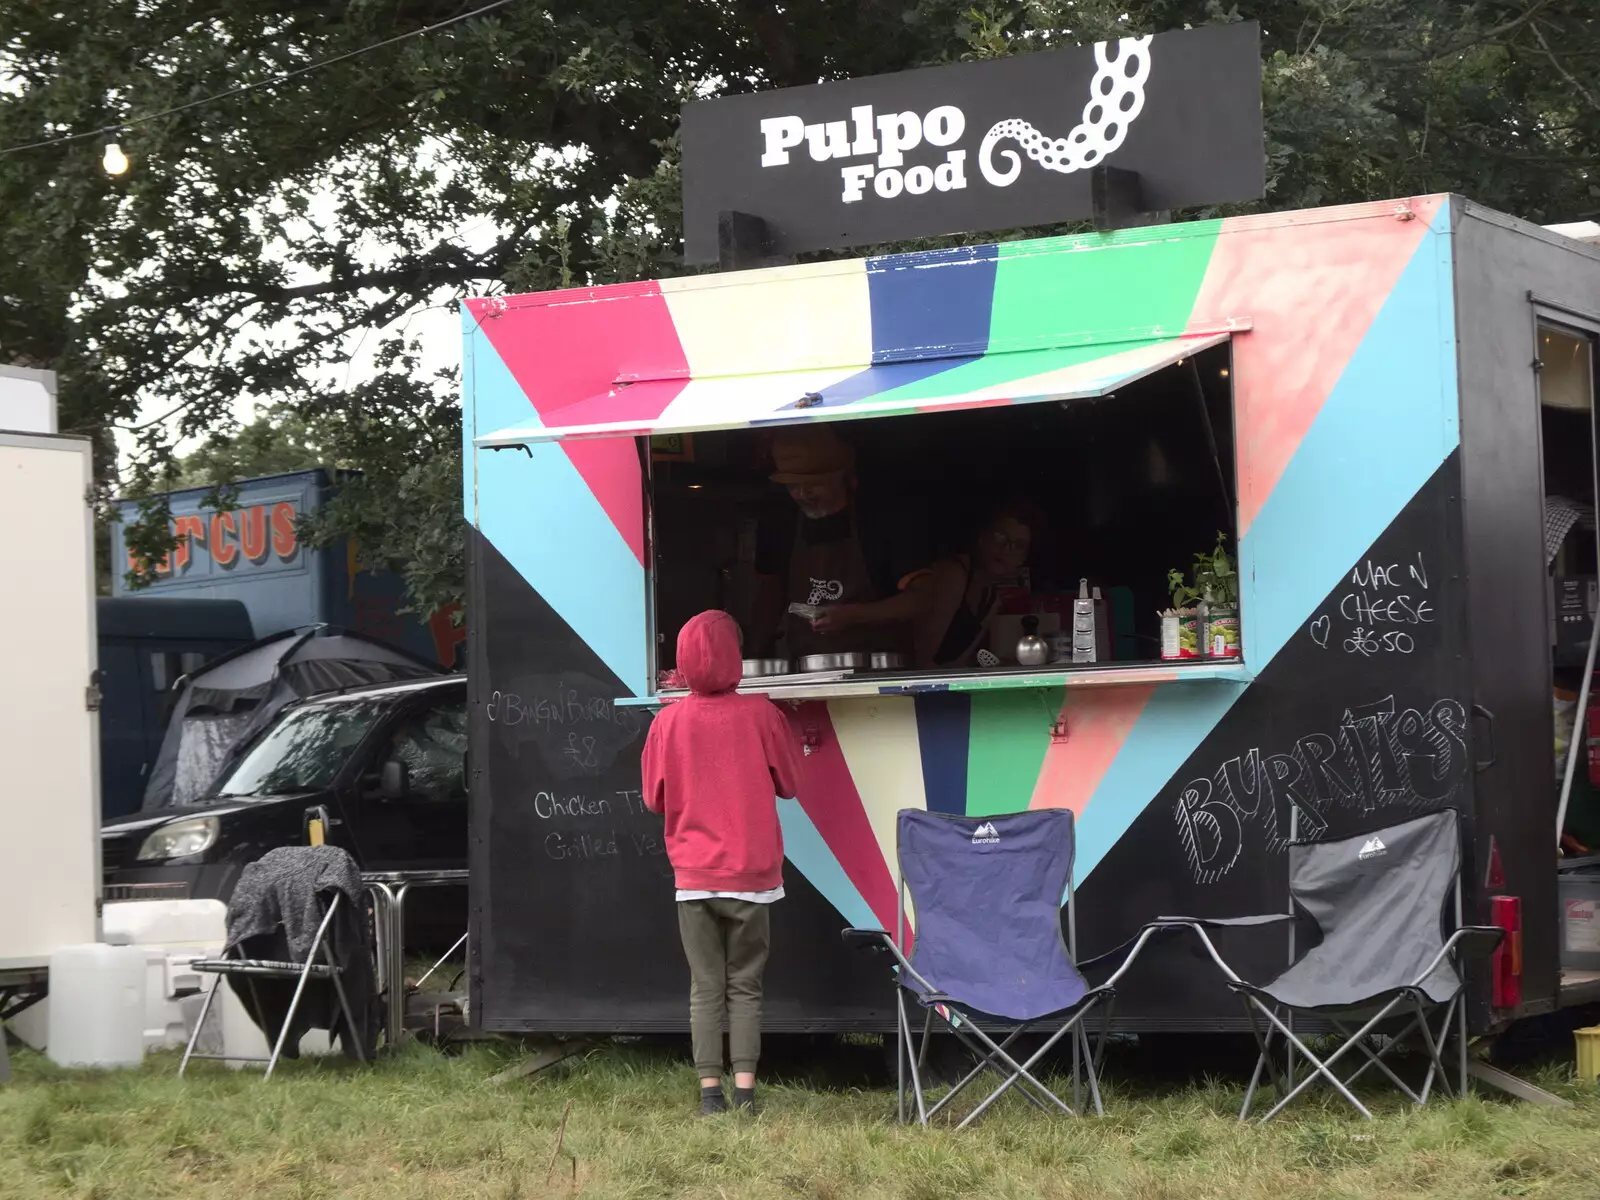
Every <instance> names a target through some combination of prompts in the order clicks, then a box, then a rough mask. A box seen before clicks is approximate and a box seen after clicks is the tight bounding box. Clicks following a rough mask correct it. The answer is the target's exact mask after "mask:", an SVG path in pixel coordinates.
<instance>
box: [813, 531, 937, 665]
mask: <svg viewBox="0 0 1600 1200" xmlns="http://www.w3.org/2000/svg"><path fill="white" fill-rule="evenodd" d="M802 520H804V518H802ZM882 598H883V597H882V596H881V595H880V594H879V592H878V589H877V587H876V585H874V584H873V582H872V572H871V571H870V570H868V569H867V556H866V552H865V551H864V550H863V549H862V548H861V537H860V533H859V532H858V530H857V528H856V521H855V515H854V514H853V513H852V514H851V517H850V531H849V533H848V534H847V535H846V536H845V537H842V538H838V539H836V540H834V541H828V542H811V543H808V542H806V541H805V539H804V538H803V537H801V534H800V531H799V530H798V529H797V530H796V532H795V539H794V548H793V549H792V550H791V551H790V553H789V586H788V597H787V603H789V604H816V605H820V606H824V607H825V606H827V605H830V604H865V603H867V602H869V601H872V600H880V599H882ZM908 633H909V629H908V627H907V625H906V624H905V623H904V622H897V623H895V624H884V625H852V626H851V627H850V628H849V629H846V630H844V631H842V632H840V633H823V632H820V631H818V630H815V629H812V628H811V622H810V621H809V620H807V619H806V618H805V617H802V616H800V615H798V614H797V613H788V614H786V615H785V617H784V642H785V644H786V646H787V648H788V654H789V657H791V658H792V659H794V660H795V661H794V666H795V669H796V670H799V669H800V659H801V658H802V657H804V656H805V655H807V654H848V653H857V654H871V653H873V652H874V651H878V650H882V651H888V652H891V653H902V654H903V653H905V645H904V643H905V642H906V641H907V638H908ZM862 665H863V666H866V665H868V664H865V663H864V664H862Z"/></svg>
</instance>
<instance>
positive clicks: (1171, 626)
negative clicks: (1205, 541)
mask: <svg viewBox="0 0 1600 1200" xmlns="http://www.w3.org/2000/svg"><path fill="white" fill-rule="evenodd" d="M1167 585H1168V586H1169V587H1170V588H1171V589H1172V608H1170V609H1168V610H1167V611H1166V612H1164V613H1162V614H1161V657H1162V658H1196V657H1199V656H1201V655H1205V656H1206V657H1208V658H1238V657H1239V571H1238V568H1237V567H1236V565H1235V563H1234V559H1233V556H1232V555H1230V554H1229V553H1228V538H1227V535H1226V534H1224V533H1220V532H1219V533H1218V534H1217V544H1216V546H1214V547H1213V548H1212V549H1211V550H1210V551H1209V552H1208V553H1205V554H1197V555H1195V559H1194V566H1193V567H1192V568H1191V570H1190V572H1189V575H1188V577H1187V578H1186V577H1185V576H1184V573H1183V572H1182V571H1176V570H1174V571H1168V572H1167Z"/></svg>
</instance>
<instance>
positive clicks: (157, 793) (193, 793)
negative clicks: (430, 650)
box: [142, 625, 440, 811]
mask: <svg viewBox="0 0 1600 1200" xmlns="http://www.w3.org/2000/svg"><path fill="white" fill-rule="evenodd" d="M439 673H440V672H439V668H438V667H437V666H435V665H434V664H432V663H428V662H424V661H423V660H422V659H420V658H417V657H415V656H414V655H411V654H408V653H407V652H406V651H404V650H401V649H398V648H397V647H394V646H390V645H388V644H387V643H384V642H380V641H376V640H375V639H373V638H369V637H364V636H363V635H361V634H359V633H351V632H349V631H347V630H343V629H339V628H336V627H334V626H332V625H311V626H306V627H303V628H300V629H288V630H284V631H283V632H282V633H275V634H273V635H272V636H271V637H267V638H263V639H262V640H261V641H259V642H256V643H254V644H253V645H249V646H244V647H241V648H240V649H238V650H235V651H233V652H232V653H231V654H225V655H223V656H222V657H221V658H219V659H216V660H215V661H213V662H210V663H207V664H206V665H205V666H204V667H202V668H201V669H200V670H198V671H196V672H195V673H194V674H193V675H189V676H186V677H185V678H183V679H181V680H179V681H178V683H177V684H176V685H175V686H177V687H178V688H179V689H180V690H181V693H182V694H181V695H180V696H179V697H178V702H177V704H176V705H175V706H174V707H173V710H172V719H171V721H170V722H168V724H167V733H166V736H165V737H164V738H163V739H162V741H161V753H160V754H158V755H157V756H156V764H155V768H154V770H152V771H151V772H150V779H149V781H148V782H147V783H146V784H145V789H144V803H143V805H142V808H143V809H145V810H146V811H148V810H150V809H153V808H164V807H166V806H169V805H178V804H193V803H194V802H195V801H197V800H200V799H202V798H203V797H204V796H205V795H206V793H207V792H208V791H209V790H210V788H211V785H212V784H213V783H215V782H216V780H217V778H218V777H219V776H220V775H221V773H222V771H223V769H224V768H225V767H226V766H227V765H228V764H229V761H230V760H231V758H232V757H233V754H234V753H235V751H237V750H239V749H241V748H242V747H243V746H244V745H245V744H246V743H247V742H249V741H250V739H252V738H253V737H255V735H256V734H257V733H259V732H260V731H261V730H262V729H264V728H265V727H266V726H267V725H268V724H269V723H270V722H271V721H272V719H273V718H274V717H276V716H277V715H278V713H279V712H280V711H282V709H283V708H284V706H285V705H287V704H289V703H290V702H291V701H294V700H298V699H300V698H301V697H303V696H313V695H316V694H318V693H321V692H334V691H339V690H340V689H342V688H350V687H358V686H360V685H362V684H369V683H392V682H394V681H396V680H401V679H420V678H422V677H424V676H428V675H437V674H439Z"/></svg>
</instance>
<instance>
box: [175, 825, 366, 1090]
mask: <svg viewBox="0 0 1600 1200" xmlns="http://www.w3.org/2000/svg"><path fill="white" fill-rule="evenodd" d="M362 894H363V893H362V884H361V875H360V872H359V871H358V870H357V869H356V866H355V862H354V860H353V859H351V858H350V856H349V855H348V854H347V853H345V851H343V850H341V849H339V848H337V847H335V846H284V847H279V848H278V849H275V850H271V851H269V852H268V853H267V854H265V855H263V856H262V857H261V858H260V859H259V860H257V861H256V862H253V863H251V864H249V865H248V866H246V867H245V869H244V871H243V872H241V873H240V876H239V882H238V884H237V886H236V887H235V889H234V893H233V897H232V899H231V900H230V901H229V903H228V943H227V947H226V949H225V950H224V951H223V956H222V957H221V958H216V959H197V960H196V961H195V962H194V963H193V964H192V965H193V967H194V969H195V970H197V971H204V972H207V973H209V974H213V975H217V976H220V977H223V978H226V979H227V980H228V983H229V985H230V986H232V987H233V988H234V991H235V993H236V994H238V996H239V999H240V1001H241V1002H242V1003H243V1004H244V1006H245V1008H246V1009H247V1010H248V1011H249V1014H250V1016H251V1018H252V1019H253V1020H254V1021H255V1022H256V1024H257V1025H258V1026H259V1027H260V1028H261V1030H262V1032H263V1033H264V1034H266V1036H267V1038H268V1040H269V1041H270V1042H271V1043H272V1053H271V1054H270V1055H269V1056H268V1057H267V1058H260V1057H255V1056H248V1055H238V1054H227V1053H223V1054H197V1053H195V1045H196V1043H197V1042H198V1041H199V1040H200V1037H201V1033H202V1031H203V1030H204V1029H205V1026H206V1018H207V1016H208V1015H209V1014H210V1011H211V1005H212V1003H213V1002H214V1001H215V1000H216V997H217V991H218V989H219V988H221V987H222V986H223V982H222V978H219V979H218V980H217V983H216V985H215V986H213V987H212V988H211V989H210V991H208V992H207V993H206V999H205V1003H204V1004H203V1005H202V1006H201V1009H200V1017H199V1019H198V1020H197V1021H196V1022H195V1027H194V1032H193V1033H191V1034H190V1035H189V1045H188V1047H187V1049H186V1050H185V1051H184V1055H183V1061H182V1063H180V1064H179V1066H178V1074H179V1075H180V1076H181V1075H182V1074H183V1073H184V1071H185V1070H186V1069H187V1068H188V1066H189V1061H190V1059H195V1058H204V1059H214V1060H219V1061H226V1062H264V1063H266V1064H267V1071H266V1076H265V1077H266V1078H268V1079H270V1078H271V1077H272V1072H273V1071H274V1070H275V1069H276V1068H277V1065H278V1060H279V1059H280V1058H283V1057H285V1056H286V1055H287V1056H288V1057H294V1056H295V1055H296V1054H297V1053H298V1046H299V1041H300V1038H301V1036H302V1035H303V1034H304V1033H305V1031H306V1030H307V1029H308V1028H309V1027H311V1025H312V1024H319V1025H322V1026H325V1027H327V1028H328V1029H329V1031H330V1033H332V1034H334V1035H336V1036H337V1037H338V1039H339V1043H340V1046H341V1047H342V1048H343V1050H344V1052H345V1054H346V1056H347V1057H354V1058H356V1059H358V1060H359V1061H361V1062H366V1061H368V1059H370V1058H371V1057H372V1049H373V1042H374V1036H375V1033H376V1029H377V1015H376V1005H375V993H374V988H373V967H372V960H371V953H370V950H371V947H370V943H369V941H368V938H367V935H366V928H365V923H364V922H363V921H362V920H361V918H360V915H359V908H358V904H359V898H360V897H361V895H362ZM289 980H292V981H294V987H293V991H292V993H290V992H289V990H288V986H287V983H286V982H284V981H289ZM330 986H331V995H329V994H327V993H328V989H329V988H330ZM353 995H354V1002H352V998H353ZM285 997H287V999H286V998H285ZM363 1001H365V1002H363ZM280 1011H281V1012H282V1019H281V1023H279V1024H278V1028H277V1029H276V1031H274V1030H273V1029H272V1028H271V1025H272V1024H273V1018H274V1017H276V1016H277V1014H278V1012H280ZM315 1013H320V1015H313V1014H315Z"/></svg>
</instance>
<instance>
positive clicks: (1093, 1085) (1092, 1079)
mask: <svg viewBox="0 0 1600 1200" xmlns="http://www.w3.org/2000/svg"><path fill="white" fill-rule="evenodd" d="M1078 1036H1079V1037H1080V1038H1082V1039H1083V1053H1084V1058H1085V1059H1086V1060H1087V1066H1088V1075H1089V1099H1090V1100H1092V1101H1093V1102H1094V1115H1095V1116H1097V1117H1103V1116H1105V1115H1106V1110H1105V1106H1104V1105H1102V1104H1101V1103H1100V1068H1099V1065H1098V1064H1097V1063H1096V1062H1095V1056H1094V1055H1092V1054H1090V1053H1089V1033H1088V1031H1087V1030H1086V1029H1084V1027H1083V1026H1082V1025H1080V1026H1078ZM1104 1040H1105V1037H1104V1035H1103V1034H1102V1035H1101V1041H1102V1042H1103V1041H1104ZM1078 1111H1079V1112H1082V1111H1083V1109H1082V1108H1081V1107H1080V1108H1079V1109H1078Z"/></svg>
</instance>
